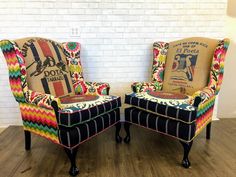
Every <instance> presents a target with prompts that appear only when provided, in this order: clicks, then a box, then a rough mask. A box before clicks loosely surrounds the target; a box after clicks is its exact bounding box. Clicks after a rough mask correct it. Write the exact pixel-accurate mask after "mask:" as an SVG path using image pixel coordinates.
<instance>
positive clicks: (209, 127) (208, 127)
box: [206, 122, 211, 140]
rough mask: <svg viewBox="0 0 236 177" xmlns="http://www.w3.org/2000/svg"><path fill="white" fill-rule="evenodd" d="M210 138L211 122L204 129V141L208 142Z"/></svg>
mask: <svg viewBox="0 0 236 177" xmlns="http://www.w3.org/2000/svg"><path fill="white" fill-rule="evenodd" d="M210 138H211V122H210V123H209V124H208V125H207V127H206V139H208V140H209V139H210Z"/></svg>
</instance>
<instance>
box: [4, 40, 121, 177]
mask: <svg viewBox="0 0 236 177" xmlns="http://www.w3.org/2000/svg"><path fill="white" fill-rule="evenodd" d="M0 47H1V49H2V52H3V54H4V56H5V58H6V61H7V65H8V69H9V80H10V86H11V90H12V93H13V95H14V97H15V99H16V101H17V102H18V103H19V107H20V112H21V116H22V119H23V127H24V132H25V149H26V150H30V147H31V134H30V132H33V133H35V134H37V135H40V136H42V137H44V138H46V139H48V140H51V141H52V142H54V143H56V144H60V145H62V146H63V147H64V149H65V152H66V154H67V155H68V157H69V159H70V162H71V168H70V171H69V173H70V175H73V176H75V175H77V174H78V172H79V170H78V168H77V167H76V153H77V150H78V145H79V144H81V143H83V142H85V141H86V140H88V139H90V138H92V137H94V136H95V135H97V134H99V133H101V132H102V131H104V130H105V129H107V128H109V127H112V126H113V125H115V124H116V128H117V130H116V141H117V142H121V137H120V136H119V129H120V110H119V107H120V106H121V100H120V97H117V96H109V95H108V93H109V88H110V87H109V84H107V83H96V82H85V81H84V78H83V73H82V67H81V63H80V44H79V43H76V42H68V43H63V44H61V43H58V42H55V41H52V40H49V39H43V38H24V39H19V40H15V41H9V40H2V41H1V42H0Z"/></svg>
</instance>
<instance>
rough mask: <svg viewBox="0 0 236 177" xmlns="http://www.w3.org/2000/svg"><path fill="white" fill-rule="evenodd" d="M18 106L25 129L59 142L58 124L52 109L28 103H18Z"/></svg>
mask: <svg viewBox="0 0 236 177" xmlns="http://www.w3.org/2000/svg"><path fill="white" fill-rule="evenodd" d="M19 106H20V112H21V116H22V120H23V125H24V129H25V130H28V131H31V132H34V133H35V134H37V135H40V136H42V137H45V138H47V139H49V140H51V141H53V142H55V143H59V139H58V134H57V129H58V125H57V120H56V116H55V113H54V110H50V109H45V108H41V107H39V106H36V105H33V104H29V103H20V104H19Z"/></svg>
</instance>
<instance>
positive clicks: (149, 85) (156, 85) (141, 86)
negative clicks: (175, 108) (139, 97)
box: [131, 81, 162, 93]
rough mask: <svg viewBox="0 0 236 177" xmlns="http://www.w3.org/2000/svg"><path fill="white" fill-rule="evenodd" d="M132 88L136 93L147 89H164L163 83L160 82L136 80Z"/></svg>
mask: <svg viewBox="0 0 236 177" xmlns="http://www.w3.org/2000/svg"><path fill="white" fill-rule="evenodd" d="M131 89H132V91H133V92H135V93H139V92H145V91H159V90H161V89H162V83H160V82H155V81H154V82H134V83H133V84H132V85H131Z"/></svg>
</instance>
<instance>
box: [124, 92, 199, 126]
mask: <svg viewBox="0 0 236 177" xmlns="http://www.w3.org/2000/svg"><path fill="white" fill-rule="evenodd" d="M189 101H190V97H189V96H187V95H183V94H171V93H167V92H142V93H132V94H129V95H125V103H126V104H130V105H132V106H136V107H138V108H139V109H145V110H147V111H150V112H152V113H153V114H158V115H162V116H164V117H167V118H170V119H175V120H179V121H183V122H185V123H192V122H193V121H195V119H196V116H197V110H196V108H195V107H194V106H192V105H190V104H189Z"/></svg>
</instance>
